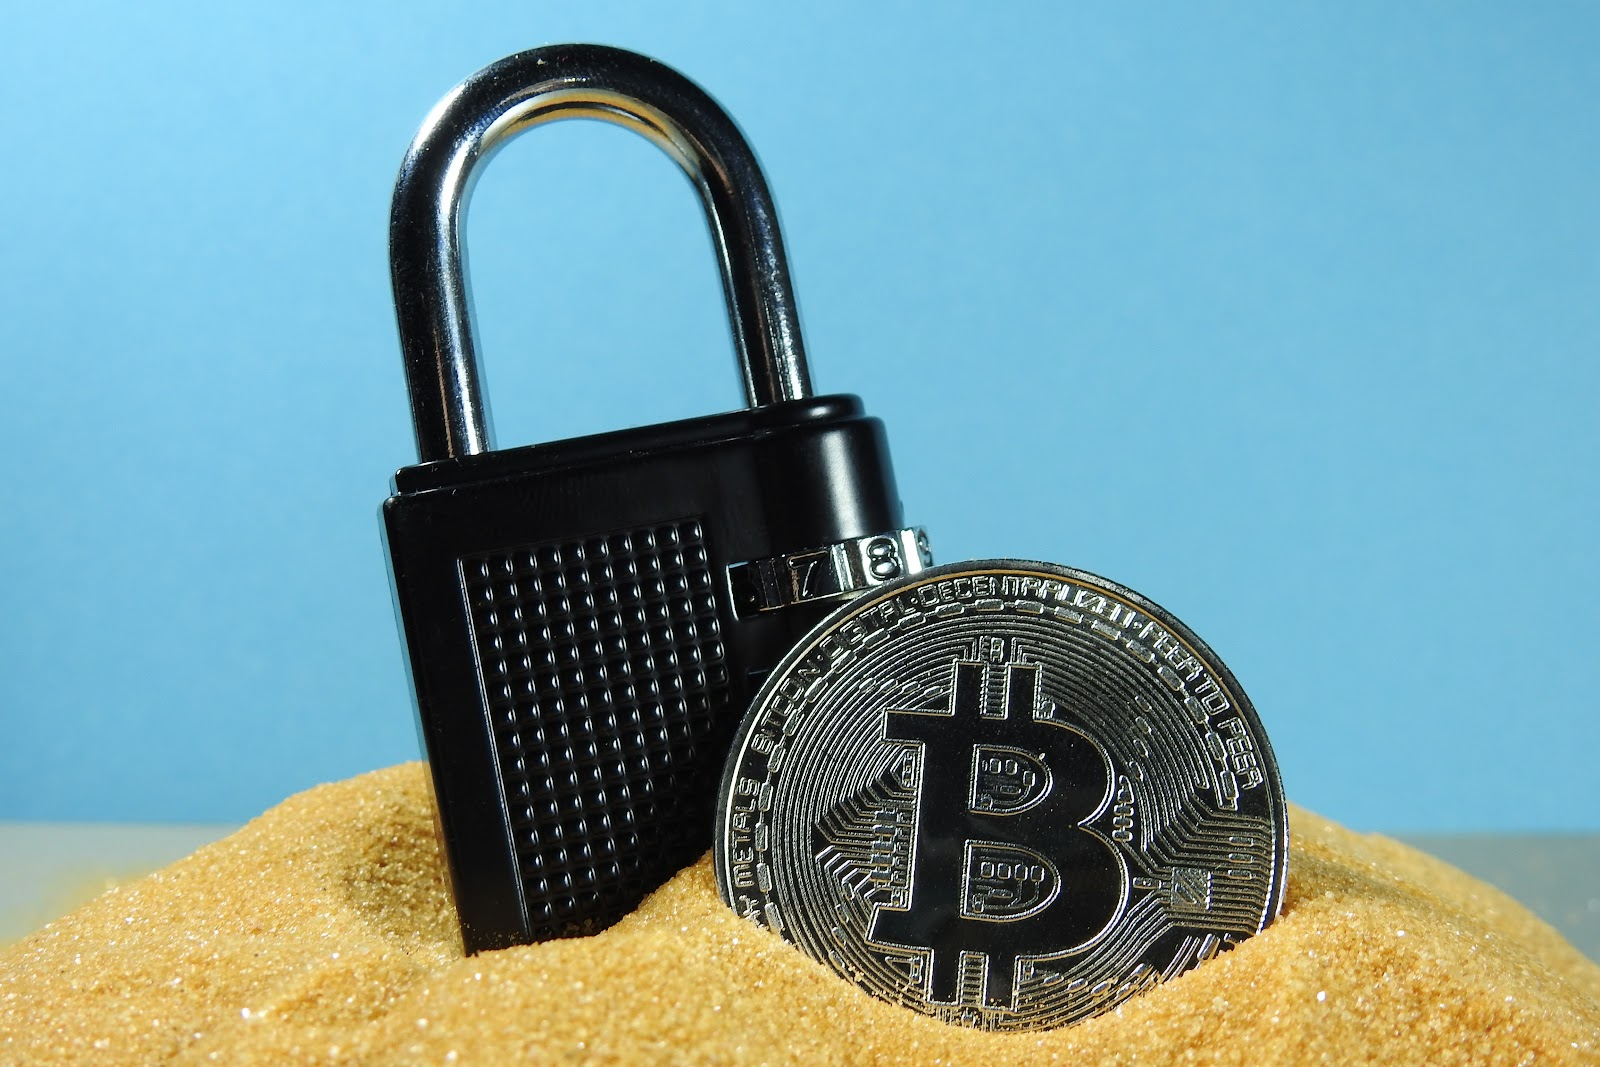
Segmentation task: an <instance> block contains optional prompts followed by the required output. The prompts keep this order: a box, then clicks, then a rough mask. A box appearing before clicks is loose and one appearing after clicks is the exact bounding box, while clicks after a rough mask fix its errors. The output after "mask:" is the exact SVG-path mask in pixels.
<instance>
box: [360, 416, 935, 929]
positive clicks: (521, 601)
mask: <svg viewBox="0 0 1600 1067" xmlns="http://www.w3.org/2000/svg"><path fill="white" fill-rule="evenodd" d="M394 487H395V495H394V496H391V497H390V498H389V499H388V500H387V501H386V502H385V503H384V505H383V516H384V530H385V535H386V542H387V548H388V552H389V560H390V567H391V571H390V573H391V575H392V577H393V583H394V585H393V588H394V592H395V603H396V610H397V612H398V614H399V616H400V618H401V620H402V624H403V629H404V633H405V643H406V648H407V659H408V669H409V670H410V672H411V680H412V687H413V692H414V693H415V695H416V702H417V722H418V730H419V733H420V735H421V739H422V743H423V746H424V749H425V751H426V754H427V759H428V762H429V766H430V772H431V776H432V781H433V787H434V792H435V795H436V799H437V802H438V812H439V818H440V821H441V824H442V827H441V828H442V831H443V833H442V835H441V836H442V839H443V841H444V843H445V850H446V853H447V860H448V865H449V870H450V879H451V884H452V889H453V892H454V895H455V901H456V907H457V909H458V912H459V915H460V918H461V925H462V931H463V939H464V941H465V944H466V948H467V951H468V952H476V951H480V950H483V949H490V948H499V947H503V946H506V945H512V944H519V943H525V942H530V941H537V940H543V939H547V938H551V937H558V936H569V935H577V934H585V933H592V932H594V931H596V930H598V929H600V928H602V927H604V926H606V925H608V924H610V923H611V922H614V921H615V920H616V919H618V918H620V917H622V916H623V915H625V914H627V913H628V912H629V911H631V910H632V909H633V908H634V907H635V906H637V904H638V903H639V902H640V900H642V899H643V898H644V896H645V895H646V894H648V893H649V892H650V891H651V890H652V889H654V888H655V887H656V886H658V885H660V884H661V883H662V882H663V881H665V880H666V879H667V878H669V877H670V876H671V875H672V874H673V873H675V872H676V871H678V870H679V869H681V868H682V867H683V866H685V865H687V864H689V863H691V862H693V861H694V860H695V859H696V858H698V857H699V856H700V855H701V854H702V853H703V852H704V851H705V850H706V849H707V848H709V847H710V843H711V828H712V818H711V805H712V803H713V801H714V797H715V793H716V788H717V782H718V779H719V776H720V773H721V768H722V763H723V760H724V758H725V756H726V754H727V747H728V744H729V741H730V738H731V734H732V731H733V729H734V727H735V726H736V724H737V722H738V720H739V718H740V716H741V715H742V714H743V712H744V710H745V708H746V707H747V706H748V704H749V702H750V700H751V698H752V697H753V696H754V693H755V690H756V689H757V688H758V687H759V684H760V681H761V679H762V678H763V677H764V676H765V674H766V673H767V672H768V671H769V670H770V669H771V668H772V667H773V666H774V665H775V664H776V663H777V661H778V660H779V659H780V658H781V657H782V655H783V654H784V652H786V651H787V650H788V649H789V647H791V646H792V645H793V644H794V642H795V641H796V640H798V639H799V637H800V636H801V635H802V634H804V633H805V632H806V630H808V629H809V628H810V627H811V626H812V625H813V624H814V623H816V622H817V621H819V620H820V619H821V617H822V616H824V615H825V614H827V613H828V612H829V611H830V610H831V609H832V608H833V607H834V606H835V603H834V602H819V603H810V604H796V605H791V606H788V607H785V608H783V609H782V610H777V611H770V612H747V613H746V614H745V615H744V616H743V617H741V616H740V615H739V614H737V612H736V610H735V606H734V604H733V601H732V596H731V592H730V588H729V582H728V577H727V568H728V566H729V565H730V564H736V563H741V562H745V561H749V560H755V559H761V558H766V557H772V556H777V555H780V554H783V553H789V552H798V551H803V550H805V549H808V548H813V547H816V546H820V545H826V544H830V543H834V542H839V541H843V540H846V539H849V538H856V537H864V536H870V535H873V534H877V533H881V532H884V531H889V530H895V529H899V528H900V527H901V526H902V525H903V522H902V517H901V508H900V502H899V497H898V495H897V493H896V490H895V485H894V477H893V473H892V471H891V468H890V464H889V456H888V448H887V443H886V441H885V437H884V432H883V425H882V423H880V422H879V421H878V420H877V419H874V418H869V417H867V416H865V415H864V414H863V410H862V406H861V402H860V400H859V399H857V398H856V397H853V396H844V395H837V396H826V397H815V398H808V399H804V400H796V401H789V402H784V403H778V404H771V405H766V406H762V407H757V408H753V409H749V410H744V411H737V412H730V413H728V414H723V415H715V416H710V417H706V418H699V419H689V420H685V421H681V422H672V423H665V424H662V425H658V426H650V427H643V428H638V429H630V430H622V431H618V432H615V433H607V434H601V435H596V436H592V437H583V438H575V439H572V440H569V441H559V442H553V443H549V444H540V445H533V446H528V447H524V448H516V449H508V450H505V451H498V452H487V453H482V454H478V455H472V456H466V457H462V458H457V459H449V460H442V461H438V462H434V463H428V464H422V465H418V466H414V467H406V468H403V469H402V470H400V471H399V472H398V473H397V474H396V475H395V479H394Z"/></svg>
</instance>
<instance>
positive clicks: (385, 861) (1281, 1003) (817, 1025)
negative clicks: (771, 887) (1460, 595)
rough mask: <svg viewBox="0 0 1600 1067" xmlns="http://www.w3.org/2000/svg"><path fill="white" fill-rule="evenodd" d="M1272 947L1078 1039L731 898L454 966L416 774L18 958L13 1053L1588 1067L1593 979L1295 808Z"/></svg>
mask: <svg viewBox="0 0 1600 1067" xmlns="http://www.w3.org/2000/svg"><path fill="white" fill-rule="evenodd" d="M1291 830H1292V834H1293V841H1294V846H1293V853H1292V856H1291V861H1290V863H1291V866H1290V872H1291V873H1290V880H1289V893H1288V900H1287V903H1286V904H1285V907H1284V911H1283V916H1282V918H1281V919H1279V920H1278V922H1277V923H1276V924H1275V925H1273V926H1272V927H1271V928H1270V929H1269V930H1268V931H1267V932H1266V933H1264V934H1262V935H1260V936H1258V937H1254V938H1251V939H1250V940H1249V941H1247V942H1246V943H1244V944H1243V945H1241V946H1240V947H1239V948H1237V949H1235V950H1234V951H1232V952H1230V953H1227V954H1225V955H1223V956H1221V957H1218V958H1217V959H1215V960H1213V961H1211V962H1210V963H1207V964H1205V965H1204V966H1202V967H1200V968H1199V969H1197V970H1195V971H1193V972H1191V973H1189V974H1187V975H1185V976H1183V977H1182V978H1179V979H1178V980H1176V981H1173V982H1170V983H1167V984H1166V985H1164V986H1161V987H1158V988H1157V989H1155V990H1153V991H1151V992H1150V993H1148V994H1146V995H1144V996H1142V997H1139V998H1136V999H1135V1000H1133V1001H1131V1002H1129V1003H1128V1004H1126V1005H1124V1006H1123V1007H1122V1008H1120V1009H1119V1010H1117V1011H1115V1012H1113V1013H1111V1014H1109V1015H1105V1016H1101V1017H1100V1018H1097V1019H1093V1020H1091V1021H1089V1022H1087V1023H1083V1024H1081V1025H1079V1026H1076V1027H1072V1028H1069V1029H1066V1030H1057V1031H1053V1032H1049V1033H1043V1034H1023V1035H1002V1034H986V1033H981V1032H977V1031H972V1030H965V1029H958V1028H955V1027H950V1026H946V1025H944V1024H942V1023H939V1022H936V1021H934V1020H932V1019H927V1018H924V1017H922V1016H919V1015H915V1014H913V1013H911V1012H908V1011H905V1010H903V1009H900V1008H896V1007H892V1006H890V1005H887V1004H883V1003H880V1002H878V1001H876V1000H873V999H871V998H870V997H868V996H867V995H866V994H864V993H861V992H860V991H858V990H857V989H856V988H855V986H853V985H851V984H849V983H847V982H844V981H841V980H840V979H838V978H836V977H835V976H834V975H833V974H832V973H831V972H829V971H827V970H825V969H824V968H822V967H821V966H819V965H817V964H815V963H813V962H811V960H809V959H807V958H805V957H803V956H801V955H800V953H799V952H797V951H795V950H794V949H792V948H790V947H789V946H788V945H786V944H784V943H783V942H782V941H780V940H778V939H777V938H776V937H775V936H774V935H772V934H770V933H768V932H766V931H764V930H761V929H758V928H757V927H754V926H752V925H750V924H749V923H746V922H744V921H743V920H740V919H738V918H737V917H735V916H734V915H733V914H732V913H731V912H729V911H728V910H727V909H726V908H724V907H723V906H722V904H721V903H720V902H719V901H718V900H717V894H716V888H715V885H714V882H713V878H712V872H711V865H710V861H709V860H708V859H707V860H702V861H701V862H700V863H698V864H696V865H695V866H693V867H691V868H689V869H687V870H685V871H684V872H683V873H682V874H680V875H679V876H678V877H677V878H675V879H673V881H671V882H670V883H668V884H667V885H666V886H665V887H663V888H662V889H661V890H660V891H659V892H657V893H656V894H655V895H653V896H652V897H650V898H649V900H647V901H646V902H645V904H644V906H643V907H642V908H641V909H640V910H639V911H638V912H637V913H636V914H634V915H632V916H631V917H629V918H628V919H626V920H625V921H623V922H622V923H620V924H619V925H618V926H616V927H614V928H613V929H611V930H609V931H607V932H605V933H603V934H600V935H598V936H596V937H592V938H584V939H577V940H568V941H558V942H553V943H550V944H544V945H536V946H531V947H528V948H517V949H509V950H507V951H503V952H493V953H486V954H484V955H481V956H476V957H473V958H470V959H468V958H463V957H462V955H461V949H460V945H459V942H458V941H457V938H456V934H455V928H454V916H453V914H452V912H451V908H450V903H449V897H448V894H447V893H446V890H445V886H444V882H443V877H442V873H441V866H440V860H439V854H438V850H437V848H436V846H435V843H434V837H433V823H432V817H431V813H430V801H429V798H428V793H427V789H426V783H425V777H424V773H423V770H422V768H421V766H420V765H419V764H407V765H405V766H401V767H394V768H391V769H389V770H384V771H378V772H376V773H373V774H368V775H363V776H362V777H359V778H355V779H351V780H350V781H347V782H339V783H336V784H334V785H328V786H322V787H320V788H318V789H313V790H311V791H310V792H307V793H302V794H301V795H299V796H296V797H292V798H290V799H289V800H288V801H286V802H285V803H283V804H281V805H279V806H278V807H276V808H273V809H272V810H271V811H269V812H267V813H266V814H265V815H263V816H261V818H259V819H257V820H255V821H254V822H252V823H251V824H250V825H249V826H246V827H245V828H244V829H243V830H240V831H239V832H238V833H236V834H234V835H233V836H232V837H229V838H227V839H226V840H223V841H219V842H218V843H216V844H214V845H211V846H209V847H207V848H204V849H201V850H200V851H199V852H197V853H195V854H194V855H193V856H190V857H189V858H188V859H185V860H182V861H180V862H178V863H175V864H173V865H172V866H171V867H168V868H166V869H165V870H163V871H159V872H157V873H156V874H153V875H151V876H150V877H148V878H146V879H144V880H143V881H141V882H137V883H135V884H133V885H130V886H128V887H126V888H123V889H118V890H113V891H111V892H109V893H107V894H106V895H105V896H103V897H100V898H99V899H98V900H95V901H94V902H92V903H90V904H88V905H86V906H85V907H83V908H81V909H80V910H79V911H77V912H75V913H73V914H72V915H69V916H68V917H66V918H65V919H62V920H60V921H59V922H56V923H52V924H51V925H50V926H47V927H45V928H44V929H43V930H40V931H39V932H37V933H35V934H34V935H32V936H31V937H29V938H27V939H26V940H24V941H22V942H20V943H18V944H16V945H14V946H13V947H11V948H10V949H9V950H7V951H5V952H4V954H0V1063H5V1064H30V1065H31V1064H66V1063H88V1064H96V1065H102V1067H103V1065H108V1064H139V1065H145V1064H154V1063H168V1062H170V1063H179V1064H205V1063H226V1064H274V1065H277V1064H294V1063H361V1064H373V1063H378V1064H389V1063H395V1064H402V1063H405V1064H408V1063H419V1064H420V1063H427V1064H492V1065H501V1064H512V1063H534V1062H538V1063H544V1062H555V1063H684V1064H702V1063H763V1062H765V1063H804V1064H831V1063H852V1064H854V1063H861V1064H879V1063H881V1064H904V1063H916V1064H984V1065H989V1064H1008V1063H1026V1064H1034V1063H1057V1062H1060V1063H1072V1064H1078V1065H1087V1064H1112V1063H1117V1064H1145V1063H1148V1064H1206V1063H1238V1064H1251V1065H1273V1064H1279V1065H1287V1064H1310V1063H1339V1064H1345V1063H1369V1062H1370V1063H1381V1064H1384V1065H1385V1067H1398V1065H1401V1064H1429V1065H1438V1064H1502V1063H1503V1064H1532V1063H1538V1064H1545V1063H1553V1064H1579V1063H1586V1064H1597V1063H1600V968H1597V967H1596V966H1595V965H1594V964H1592V963H1590V962H1588V961H1587V960H1585V959H1584V958H1583V957H1582V956H1580V955H1579V954H1578V953H1577V951H1576V950H1574V949H1573V948H1572V947H1571V946H1570V945H1568V944H1567V943H1566V942H1565V941H1564V940H1562V939H1561V937H1560V936H1559V935H1557V934H1556V933H1555V932H1554V931H1553V930H1551V929H1550V928H1549V927H1547V926H1545V925H1544V924H1543V923H1541V922H1540V921H1539V920H1537V919H1535V918H1534V917H1533V916H1532V915H1530V914H1529V913H1528V912H1527V911H1525V910H1524V909H1523V908H1522V907H1521V906H1519V905H1518V904H1516V903H1515V902H1514V901H1512V900H1511V899H1510V898H1508V897H1506V896H1505V895H1503V894H1501V893H1500V892H1498V891H1497V890H1494V889H1491V888H1490V887H1488V886H1486V885H1484V884H1483V883H1481V882H1477V881H1474V880H1473V879H1471V878H1468V877H1467V876H1465V875H1463V874H1461V873H1460V872H1458V871H1456V870H1455V869H1453V868H1451V867H1448V866H1446V865H1445V864H1443V863H1440V862H1438V861H1437V860H1434V859H1431V858H1429V857H1427V856H1425V855H1422V854H1420V853H1417V852H1414V851H1412V850H1410V849H1408V848H1406V847H1404V846H1403V845H1400V844H1397V843H1395V842H1393V841H1389V840H1386V839H1384V838H1379V837H1363V836H1360V835H1356V834H1352V833H1350V832H1349V831H1347V830H1344V829H1342V828H1340V827H1338V826H1335V825H1333V824H1331V823H1328V822H1325V821H1323V820H1321V819H1319V818H1317V817H1316V816H1314V815H1311V814H1309V813H1307V812H1305V811H1301V810H1299V809H1295V810H1294V811H1293V813H1292V820H1291Z"/></svg>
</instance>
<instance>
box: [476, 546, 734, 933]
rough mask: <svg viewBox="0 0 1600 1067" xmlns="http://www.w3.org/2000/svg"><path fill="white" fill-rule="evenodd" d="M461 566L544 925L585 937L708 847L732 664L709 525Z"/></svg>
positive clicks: (537, 914)
mask: <svg viewBox="0 0 1600 1067" xmlns="http://www.w3.org/2000/svg"><path fill="white" fill-rule="evenodd" d="M461 573H462V584H463V588H464V591H465V593H466V597H467V603H468V604H469V605H470V608H471V614H472V629H473V637H474V640H475V642H476V644H477V649H478V662H479V664H480V666H481V669H482V676H483V692H484V695H485V697H486V698H487V701H488V712H489V715H490V717H491V719H492V721H493V726H494V735H495V741H496V745H497V747H498V750H499V758H500V766H501V773H502V776H503V781H504V782H505V788H506V802H507V808H508V811H509V813H510V819H511V831H512V834H513V835H514V838H515V845H516V851H517V856H518V859H519V862H520V864H521V872H522V884H523V896H524V899H525V901H526V903H527V907H528V914H529V918H530V920H531V922H532V926H533V934H534V938H535V939H545V938H550V937H561V936H568V935H575V934H583V933H589V932H592V931H593V930H595V929H598V928H599V927H601V926H604V925H606V924H607V923H609V922H612V921H614V920H616V919H617V918H620V917H621V916H622V915H623V914H625V913H626V912H627V911H629V910H631V909H632V908H633V907H634V906H635V905H636V904H637V903H638V902H639V900H640V899H642V897H643V896H644V894H645V893H646V892H648V891H649V890H650V889H652V888H654V887H655V885H657V884H658V883H660V882H662V881H664V880H665V879H666V878H667V877H669V876H670V875H671V874H672V873H673V872H675V871H676V870H678V868H680V867H682V866H683V865H685V864H687V863H690V862H692V861H693V860H694V859H695V858H696V857H697V856H698V855H699V854H700V852H701V851H703V850H704V849H705V847H706V845H707V842H706V841H705V837H706V833H707V831H708V828H709V827H710V825H711V805H712V800H713V796H712V794H713V793H714V791H715V782H716V781H717V778H718V775H719V773H720V768H718V767H715V766H712V765H711V763H710V761H709V760H708V758H707V754H706V753H707V748H706V745H705V742H706V740H707V738H708V736H709V735H710V734H711V733H712V732H713V730H714V729H716V728H717V726H718V722H717V720H718V719H719V718H725V716H719V714H718V713H719V712H721V711H722V710H724V709H725V707H726V705H727V702H728V675H727V668H726V665H725V664H724V649H723V645H722V639H721V638H722V635H721V628H720V624H719V622H718V619H717V607H716V600H715V598H714V596H713V595H712V591H711V570H710V566H709V564H708V562H707V555H706V546H705V535H704V531H703V530H702V529H701V526H700V523H699V522H697V521H695V520H693V519H686V520H682V521H679V522H674V523H665V524H662V525H659V526H650V527H645V528H641V529H636V530H628V531H624V532H621V533H614V534H609V535H606V536H603V537H592V538H587V539H585V540H582V541H566V542H561V543H558V544H544V545H535V546H530V547H526V548H518V549H513V550H509V551H501V552H494V553H489V554H485V555H481V556H474V557H471V558H469V559H463V560H462V561H461ZM726 729H727V725H726V724H723V725H722V730H723V732H725V731H726Z"/></svg>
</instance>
